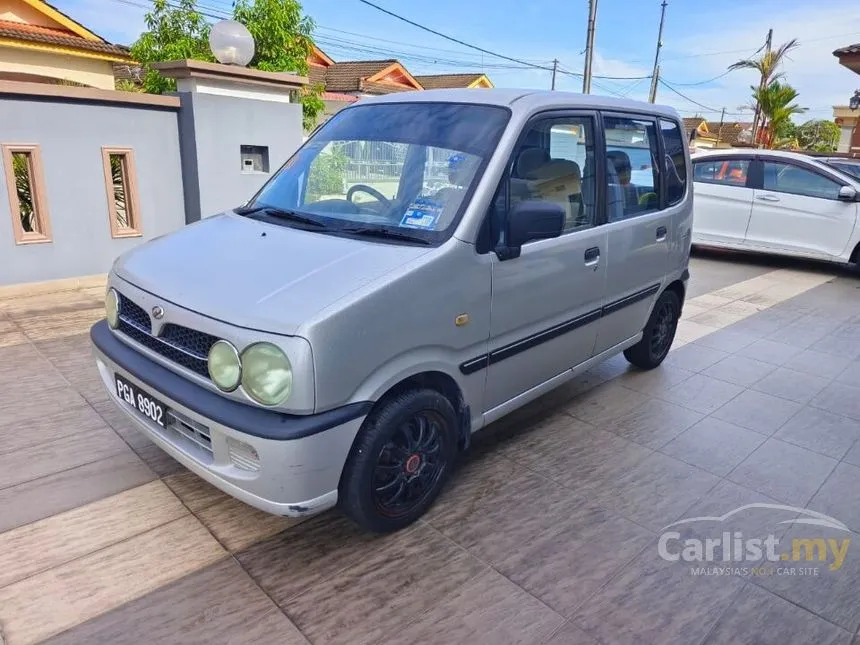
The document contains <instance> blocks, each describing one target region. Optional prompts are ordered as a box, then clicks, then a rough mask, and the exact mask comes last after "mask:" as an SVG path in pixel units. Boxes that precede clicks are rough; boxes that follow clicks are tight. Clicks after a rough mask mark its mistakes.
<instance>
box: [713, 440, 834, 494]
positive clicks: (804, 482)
mask: <svg viewBox="0 0 860 645" xmlns="http://www.w3.org/2000/svg"><path fill="white" fill-rule="evenodd" d="M836 464H837V462H836V461H835V460H833V459H830V458H828V457H824V456H822V455H818V454H816V453H814V452H810V451H809V450H805V449H803V448H798V447H797V446H793V445H791V444H788V443H785V442H784V441H779V440H777V439H774V438H770V439H768V440H767V441H766V442H765V443H764V444H762V445H761V446H760V447H759V448H758V449H757V450H756V451H755V452H754V453H752V454H751V455H750V456H749V457H747V458H746V459H745V460H744V461H743V462H742V463H741V464H740V465H739V466H738V467H737V468H735V469H734V470H733V471H732V472H731V473H729V475H728V478H729V479H730V480H731V481H733V482H735V483H736V484H740V485H741V486H746V487H747V488H752V489H753V490H756V491H758V492H760V493H762V494H763V495H767V496H769V497H772V498H774V499H776V500H778V501H780V502H782V503H783V504H791V505H793V506H801V507H802V506H805V505H806V504H807V502H809V500H810V499H811V498H812V496H813V495H814V494H815V491H817V490H818V488H819V486H821V484H823V483H824V480H825V479H827V477H828V476H829V475H830V473H831V472H833V469H834V468H835V467H836ZM799 473H802V474H803V475H802V476H799V475H798V474H799Z"/></svg>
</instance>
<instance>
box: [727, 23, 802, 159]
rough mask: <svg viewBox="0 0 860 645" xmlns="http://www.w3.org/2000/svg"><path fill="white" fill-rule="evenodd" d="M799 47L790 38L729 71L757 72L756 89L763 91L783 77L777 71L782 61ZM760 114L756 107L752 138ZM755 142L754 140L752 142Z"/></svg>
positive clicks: (732, 67)
mask: <svg viewBox="0 0 860 645" xmlns="http://www.w3.org/2000/svg"><path fill="white" fill-rule="evenodd" d="M798 46H799V43H798V42H797V38H792V39H791V40H789V41H788V42H787V43H783V44H781V45H780V46H779V47H777V48H776V49H770V50H768V51H766V52H765V53H763V54H762V55H761V56H759V57H758V58H745V59H743V60H739V61H738V62H736V63H734V64H732V65H729V69H730V70H736V69H754V70H757V71H758V73H759V76H760V79H759V84H758V89H759V90H762V91H763V90H765V89H766V88H767V86H768V85H770V83H772V82H773V81H776V80H778V79H780V78H782V76H783V72H780V71H779V67H780V65H781V64H782V61H783V59H784V58H785V57H786V55H787V54H788V52H790V51H791V50H792V49H795V48H796V47H798ZM760 112H761V106H760V105H757V106H756V112H755V116H754V117H753V136H754V137H756V135H757V131H758V121H759V115H760ZM753 141H754V142H755V138H754V140H753Z"/></svg>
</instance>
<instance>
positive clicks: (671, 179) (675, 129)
mask: <svg viewBox="0 0 860 645" xmlns="http://www.w3.org/2000/svg"><path fill="white" fill-rule="evenodd" d="M660 134H661V135H662V137H663V149H664V150H665V151H666V159H665V160H664V162H665V163H664V166H665V171H666V203H667V204H668V205H669V206H672V205H674V204H678V203H679V202H681V201H682V200H683V199H684V194H685V193H686V191H687V157H686V145H685V144H684V137H683V136H682V135H681V128H680V127H679V126H678V124H677V123H675V122H674V121H664V120H663V119H660Z"/></svg>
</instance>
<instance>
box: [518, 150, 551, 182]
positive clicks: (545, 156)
mask: <svg viewBox="0 0 860 645" xmlns="http://www.w3.org/2000/svg"><path fill="white" fill-rule="evenodd" d="M548 161H549V153H548V152H547V151H546V150H544V149H543V148H526V149H525V150H523V151H522V152H521V153H520V155H519V157H517V163H516V168H515V169H514V170H515V171H516V175H517V177H521V178H523V179H526V178H529V175H530V173H532V172H534V171H535V170H537V169H538V168H539V167H540V166H542V165H543V164H545V163H546V162H548Z"/></svg>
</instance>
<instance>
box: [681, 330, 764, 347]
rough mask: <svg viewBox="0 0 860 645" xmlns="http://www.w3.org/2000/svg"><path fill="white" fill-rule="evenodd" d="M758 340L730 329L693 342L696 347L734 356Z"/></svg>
mask: <svg viewBox="0 0 860 645" xmlns="http://www.w3.org/2000/svg"><path fill="white" fill-rule="evenodd" d="M756 340H758V338H757V337H756V336H753V335H751V334H745V333H743V332H740V331H735V330H734V329H733V328H731V327H729V328H727V329H721V330H720V331H717V332H714V333H713V334H708V335H707V336H702V337H701V338H699V339H697V340H695V341H693V342H694V344H696V345H701V346H703V347H710V348H711V349H719V350H722V351H724V352H728V353H729V354H734V353H735V352H739V351H741V350H743V349H744V348H745V347H748V346H749V345H751V344H752V343H754V342H755V341H756Z"/></svg>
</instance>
